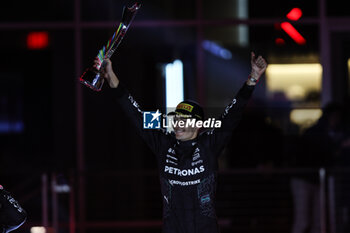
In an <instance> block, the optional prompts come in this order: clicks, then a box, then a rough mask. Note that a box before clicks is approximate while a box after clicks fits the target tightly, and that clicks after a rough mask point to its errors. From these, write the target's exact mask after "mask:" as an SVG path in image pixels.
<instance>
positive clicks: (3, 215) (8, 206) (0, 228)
mask: <svg viewBox="0 0 350 233" xmlns="http://www.w3.org/2000/svg"><path fill="white" fill-rule="evenodd" d="M26 218H27V214H26V212H25V211H24V210H23V209H22V207H21V206H20V205H19V204H18V202H17V201H16V200H15V199H14V198H13V197H12V196H11V195H10V193H8V192H7V191H5V190H4V189H3V188H2V186H1V185H0V233H7V232H10V231H13V230H15V229H17V228H18V227H20V226H21V225H22V224H23V223H24V222H25V220H26Z"/></svg>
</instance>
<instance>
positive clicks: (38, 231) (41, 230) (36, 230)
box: [30, 226, 46, 233]
mask: <svg viewBox="0 0 350 233" xmlns="http://www.w3.org/2000/svg"><path fill="white" fill-rule="evenodd" d="M30 233H46V229H45V227H39V226H38V227H31V228H30Z"/></svg>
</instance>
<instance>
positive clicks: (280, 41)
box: [275, 38, 285, 45]
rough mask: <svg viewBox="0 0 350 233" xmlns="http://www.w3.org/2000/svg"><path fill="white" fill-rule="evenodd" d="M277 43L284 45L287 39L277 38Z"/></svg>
mask: <svg viewBox="0 0 350 233" xmlns="http://www.w3.org/2000/svg"><path fill="white" fill-rule="evenodd" d="M275 43H276V45H284V44H285V41H284V40H283V39H282V38H276V40H275Z"/></svg>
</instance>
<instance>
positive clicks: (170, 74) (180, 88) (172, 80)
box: [165, 60, 184, 114]
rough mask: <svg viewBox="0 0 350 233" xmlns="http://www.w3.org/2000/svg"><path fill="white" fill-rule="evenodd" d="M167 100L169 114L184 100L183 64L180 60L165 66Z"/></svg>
mask: <svg viewBox="0 0 350 233" xmlns="http://www.w3.org/2000/svg"><path fill="white" fill-rule="evenodd" d="M165 99H166V111H167V114H168V113H169V112H170V111H173V110H174V108H175V107H176V105H177V104H178V103H180V102H181V101H183V100H184V80H183V64H182V62H181V61H180V60H175V61H174V62H173V63H169V64H167V65H166V66H165ZM171 108H172V110H171Z"/></svg>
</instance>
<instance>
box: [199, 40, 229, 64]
mask: <svg viewBox="0 0 350 233" xmlns="http://www.w3.org/2000/svg"><path fill="white" fill-rule="evenodd" d="M202 46H203V49H204V50H206V51H208V52H210V53H211V54H213V55H215V56H217V57H220V58H222V59H224V60H230V59H231V58H232V53H231V52H230V50H228V49H225V48H223V47H222V46H220V45H219V44H217V43H215V42H213V41H209V40H204V41H203V43H202Z"/></svg>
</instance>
